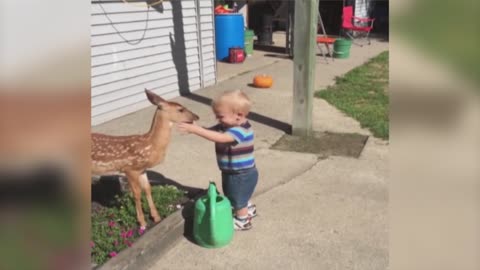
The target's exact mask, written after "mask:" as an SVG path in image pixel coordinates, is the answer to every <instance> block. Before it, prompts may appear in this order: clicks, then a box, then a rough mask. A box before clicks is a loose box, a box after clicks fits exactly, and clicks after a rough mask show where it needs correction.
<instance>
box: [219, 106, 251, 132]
mask: <svg viewBox="0 0 480 270" xmlns="http://www.w3.org/2000/svg"><path fill="white" fill-rule="evenodd" d="M213 113H214V114H215V117H216V118H217V120H218V122H219V123H220V124H222V125H223V126H224V127H234V126H239V125H241V124H242V123H243V122H244V121H245V116H243V114H241V113H234V112H233V111H232V110H231V109H230V108H228V107H225V106H219V107H217V108H215V109H213Z"/></svg>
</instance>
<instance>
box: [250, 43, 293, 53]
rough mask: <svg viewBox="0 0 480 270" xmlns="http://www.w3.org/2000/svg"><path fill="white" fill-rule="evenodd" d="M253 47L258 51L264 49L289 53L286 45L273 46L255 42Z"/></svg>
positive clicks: (265, 50)
mask: <svg viewBox="0 0 480 270" xmlns="http://www.w3.org/2000/svg"><path fill="white" fill-rule="evenodd" d="M253 49H254V50H257V51H264V52H271V53H283V54H286V53H287V49H286V48H285V47H279V46H272V45H260V44H253Z"/></svg>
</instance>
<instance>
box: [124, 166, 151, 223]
mask: <svg viewBox="0 0 480 270" xmlns="http://www.w3.org/2000/svg"><path fill="white" fill-rule="evenodd" d="M125 175H126V176H127V179H128V184H129V186H130V189H131V190H132V192H133V196H134V198H135V210H136V212H137V221H138V223H140V227H141V228H142V229H145V228H147V222H146V221H145V216H144V215H143V210H142V187H141V185H140V175H141V172H137V171H126V172H125Z"/></svg>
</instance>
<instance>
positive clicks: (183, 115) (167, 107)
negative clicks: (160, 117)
mask: <svg viewBox="0 0 480 270" xmlns="http://www.w3.org/2000/svg"><path fill="white" fill-rule="evenodd" d="M145 94H146V95H147V97H148V100H149V101H150V102H151V103H152V104H153V105H155V106H157V110H161V111H162V112H164V113H165V115H167V117H168V119H169V120H170V121H172V122H175V123H178V122H187V123H191V122H193V121H197V120H198V119H200V118H199V117H198V115H196V114H194V113H192V112H191V111H189V110H188V109H187V108H185V107H183V106H182V105H180V104H178V103H176V102H169V101H166V100H164V99H163V98H161V97H160V96H158V95H157V94H155V93H153V92H152V91H150V90H147V89H145Z"/></svg>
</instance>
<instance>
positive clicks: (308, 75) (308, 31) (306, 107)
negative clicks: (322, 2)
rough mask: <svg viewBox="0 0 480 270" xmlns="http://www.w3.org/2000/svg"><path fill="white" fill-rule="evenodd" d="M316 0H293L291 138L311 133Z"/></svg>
mask: <svg viewBox="0 0 480 270" xmlns="http://www.w3.org/2000/svg"><path fill="white" fill-rule="evenodd" d="M317 12H318V0H295V23H294V43H293V114H292V131H293V135H295V136H309V135H311V133H312V106H313V90H314V89H313V88H314V86H315V62H316V55H315V46H316V38H317Z"/></svg>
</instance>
